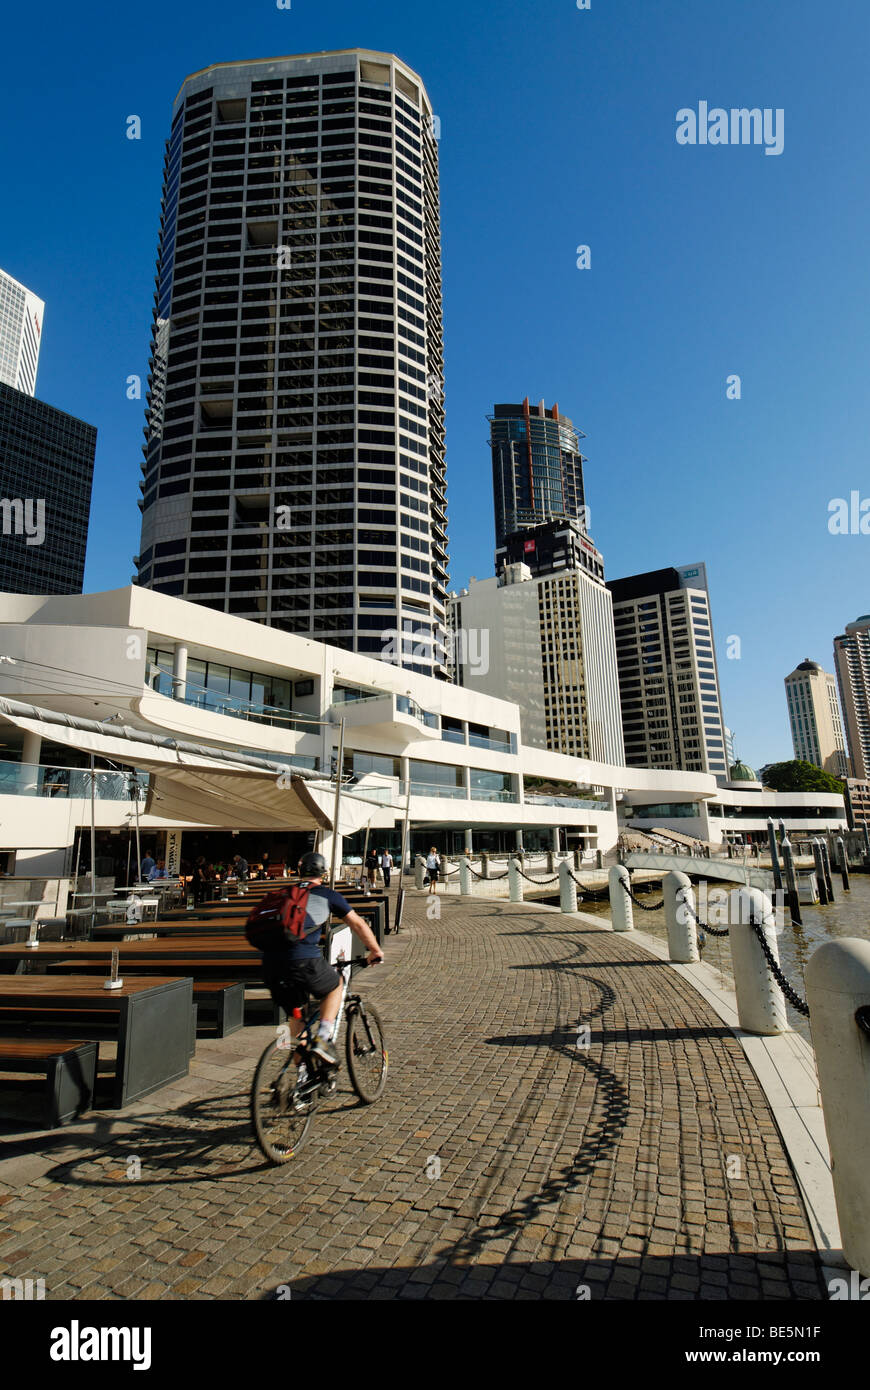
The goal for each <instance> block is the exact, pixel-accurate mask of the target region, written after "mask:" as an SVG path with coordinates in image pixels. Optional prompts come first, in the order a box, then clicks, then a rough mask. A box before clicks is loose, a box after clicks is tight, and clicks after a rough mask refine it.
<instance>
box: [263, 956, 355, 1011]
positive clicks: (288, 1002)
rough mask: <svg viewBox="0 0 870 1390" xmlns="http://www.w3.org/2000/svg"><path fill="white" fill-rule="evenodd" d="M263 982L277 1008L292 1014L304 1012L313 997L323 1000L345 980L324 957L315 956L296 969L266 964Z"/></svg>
mask: <svg viewBox="0 0 870 1390" xmlns="http://www.w3.org/2000/svg"><path fill="white" fill-rule="evenodd" d="M263 978H264V980H265V982H266V985H267V987H268V989H269V991H270V993H271V995H272V998H273V999H274V1001H275V1003H276V1004H280V1006H281V1008H282V1009H285V1010H286V1011H287V1013H290V1011H291V1010H292V1009H301V1008H302V1007H303V1005H305V1004H307V1003H308V1000H309V998H310V996H311V995H312V994H313V995H314V998H315V999H323V998H325V997H326V995H327V994H331V993H332V991H333V990H334V989H335V988H336V986H337V985H340V984H341V976H340V975H339V973H338V971H337V970H333V968H332V966H331V965H329V964H328V963H327V962H326V961H325V960H324V959H323V956H316V957H314V956H312V957H310V958H309V959H307V960H300V961H296V962H295V963H294V964H292V965H287V964H286V963H285V964H280V965H268V964H266V963H265V962H264V970H263Z"/></svg>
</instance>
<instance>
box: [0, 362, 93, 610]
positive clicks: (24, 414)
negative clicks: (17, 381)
mask: <svg viewBox="0 0 870 1390" xmlns="http://www.w3.org/2000/svg"><path fill="white" fill-rule="evenodd" d="M96 445H97V431H96V429H95V428H94V426H93V425H87V424H85V422H84V421H83V420H77V419H76V418H75V416H73V415H67V414H65V413H64V411H62V410H55V408H54V406H51V405H46V404H45V403H44V402H43V401H37V400H35V399H34V398H33V397H32V396H29V395H27V394H26V393H25V392H23V391H16V390H15V389H14V388H13V387H11V386H4V385H2V384H0V494H2V496H0V592H5V593H15V594H71V593H81V590H82V580H83V578H84V571H85V552H86V550H87V543H88V519H89V516H90V507H91V487H92V484H93V476H94V454H95V451H96Z"/></svg>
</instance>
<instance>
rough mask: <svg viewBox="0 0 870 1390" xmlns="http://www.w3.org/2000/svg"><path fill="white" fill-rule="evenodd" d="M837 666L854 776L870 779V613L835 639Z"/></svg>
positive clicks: (849, 624) (848, 624) (858, 619)
mask: <svg viewBox="0 0 870 1390" xmlns="http://www.w3.org/2000/svg"><path fill="white" fill-rule="evenodd" d="M834 664H835V666H836V669H837V683H838V685H839V687H840V704H841V705H842V708H843V717H844V719H845V721H846V739H847V742H848V745H849V757H850V759H851V763H852V776H853V777H856V778H858V779H860V780H867V779H870V613H865V614H864V615H863V617H860V618H856V619H855V621H854V623H847V624H846V631H845V632H844V633H842V634H841V635H840V636H839V637H835V638H834Z"/></svg>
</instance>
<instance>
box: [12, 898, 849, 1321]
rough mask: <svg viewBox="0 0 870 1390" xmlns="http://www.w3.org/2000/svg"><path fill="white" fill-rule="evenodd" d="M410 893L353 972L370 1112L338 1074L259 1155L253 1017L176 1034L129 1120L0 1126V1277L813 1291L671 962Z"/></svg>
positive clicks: (760, 1105) (77, 1285) (501, 1290)
mask: <svg viewBox="0 0 870 1390" xmlns="http://www.w3.org/2000/svg"><path fill="white" fill-rule="evenodd" d="M427 901H428V900H427V899H426V898H424V897H423V896H422V895H418V894H412V895H411V896H410V899H409V900H407V901H406V919H405V929H403V931H402V932H401V934H400V935H399V936H398V937H395V936H390V937H389V938H388V940H387V943H386V951H387V965H386V966H384V967H382V968H381V971H382V973H381V974H380V975H378V974H377V973H376V972H372V973H371V975H366V976H363V977H361V979H362V981H363V987H364V988H365V990H366V991H367V992H368V991H371V993H372V995H373V997H374V998H376V1000H377V1003H378V1006H379V1008H380V1010H381V1013H382V1015H383V1016H384V1020H385V1023H386V1024H387V1027H388V1030H389V1033H388V1037H389V1045H390V1057H391V1068H390V1078H389V1083H388V1091H387V1094H386V1096H385V1097H384V1099H383V1100H382V1101H381V1102H380V1103H379V1104H377V1105H375V1106H372V1107H368V1108H362V1107H359V1106H357V1104H356V1102H355V1099H354V1097H353V1096H352V1094H351V1092H350V1091H349V1088H348V1086H347V1083H346V1081H345V1080H343V1081H342V1084H341V1086H340V1089H339V1093H338V1094H337V1096H336V1097H335V1099H334V1101H332V1102H330V1103H328V1104H327V1105H325V1106H324V1108H323V1109H322V1110H321V1111H320V1112H319V1113H318V1116H317V1118H316V1120H315V1126H314V1131H313V1137H312V1139H311V1140H310V1141H309V1144H308V1145H307V1146H306V1147H305V1148H304V1149H303V1150H302V1152H301V1153H300V1154H299V1156H298V1159H297V1160H295V1161H294V1162H293V1163H292V1164H290V1165H287V1166H286V1167H283V1168H271V1167H268V1166H266V1165H264V1164H263V1163H262V1162H261V1160H260V1158H259V1152H258V1150H256V1149H255V1148H253V1147H252V1145H251V1142H250V1137H249V1136H250V1130H249V1124H248V1117H247V1105H248V1094H247V1088H248V1086H249V1084H250V1078H251V1073H252V1068H253V1063H254V1059H255V1057H256V1056H257V1054H258V1052H259V1050H260V1048H261V1047H262V1046H263V1045H264V1043H265V1041H266V1039H267V1037H268V1035H269V1033H270V1032H271V1030H270V1029H266V1028H256V1029H250V1028H249V1029H246V1030H245V1031H244V1032H243V1033H238V1034H236V1035H235V1036H233V1037H230V1038H227V1039H224V1040H221V1041H215V1042H204V1041H202V1040H201V1041H200V1042H199V1044H198V1047H197V1057H196V1060H195V1062H194V1063H193V1065H192V1067H191V1074H190V1077H189V1078H187V1080H186V1081H184V1082H183V1083H179V1084H177V1085H175V1086H172V1087H169V1088H166V1089H165V1090H164V1091H162V1092H160V1093H158V1094H157V1095H155V1096H152V1097H149V1099H148V1100H147V1101H145V1102H144V1103H142V1105H140V1106H139V1107H137V1108H136V1109H135V1110H133V1109H131V1110H129V1111H125V1112H124V1113H123V1115H120V1114H118V1113H117V1112H103V1114H102V1116H101V1118H100V1119H99V1120H98V1121H97V1123H96V1125H93V1124H91V1125H88V1126H81V1127H79V1128H78V1129H77V1130H61V1131H55V1132H54V1133H53V1134H52V1135H50V1136H47V1137H46V1136H39V1137H37V1138H35V1139H34V1140H33V1141H21V1140H17V1141H13V1140H12V1139H11V1138H7V1139H0V1276H2V1275H5V1274H9V1275H13V1276H16V1275H17V1276H18V1277H22V1278H23V1277H34V1278H35V1277H39V1276H42V1277H43V1278H44V1279H45V1281H46V1290H47V1297H48V1298H49V1299H68V1298H112V1297H114V1298H118V1297H123V1298H131V1297H132V1298H163V1297H169V1298H215V1297H216V1298H231V1299H234V1298H251V1299H268V1298H275V1297H276V1290H278V1288H279V1286H283V1291H282V1294H281V1295H280V1296H282V1297H287V1296H288V1295H289V1296H291V1297H292V1298H294V1299H296V1298H333V1297H350V1298H465V1299H469V1298H509V1299H510V1298H526V1299H529V1298H542V1297H543V1298H549V1299H569V1300H573V1299H576V1298H587V1297H588V1298H591V1299H599V1298H610V1299H634V1298H645V1299H698V1298H702V1299H726V1298H728V1299H733V1298H750V1299H755V1298H762V1299H769V1298H773V1299H789V1298H797V1299H817V1298H823V1297H825V1293H824V1289H823V1287H822V1286H821V1284H820V1282H819V1276H818V1272H817V1271H818V1265H817V1260H816V1256H815V1251H814V1248H813V1246H812V1242H811V1238H810V1232H809V1229H808V1226H807V1222H806V1218H805V1215H804V1212H803V1208H802V1205H801V1201H800V1197H799V1195H798V1191H797V1188H796V1184H795V1181H794V1178H793V1176H792V1173H791V1170H790V1168H789V1165H788V1162H787V1160H786V1158H785V1154H784V1152H783V1148H782V1144H781V1142H780V1139H779V1136H778V1133H777V1130H776V1128H775V1125H774V1123H773V1119H772V1117H771V1114H770V1111H769V1109H768V1106H767V1103H766V1101H765V1099H764V1097H763V1094H762V1092H761V1090H760V1088H759V1086H758V1083H757V1082H756V1080H755V1077H754V1074H753V1073H752V1071H751V1069H750V1067H749V1065H748V1063H747V1061H746V1059H745V1057H744V1055H743V1052H742V1050H741V1048H740V1045H739V1043H738V1042H737V1040H736V1039H735V1038H734V1037H733V1036H732V1035H731V1034H730V1033H729V1032H728V1030H727V1029H726V1028H725V1027H724V1026H723V1025H722V1024H721V1023H720V1022H719V1020H718V1019H717V1018H716V1016H715V1015H714V1014H713V1012H712V1011H711V1009H710V1008H709V1007H708V1006H707V1005H706V1003H705V1002H704V1001H703V1000H702V998H701V997H700V996H699V995H698V994H697V993H696V992H695V991H694V990H693V989H692V988H691V986H689V985H688V984H687V983H686V981H685V980H683V979H682V978H681V977H680V976H679V974H678V973H677V972H676V971H674V970H672V969H671V968H669V967H668V966H667V965H665V964H662V963H660V962H658V961H656V960H654V959H652V958H651V957H649V956H648V955H647V954H645V953H644V952H642V951H641V950H640V949H639V947H637V946H635V945H633V944H632V943H631V942H630V941H627V940H626V939H625V938H623V937H621V936H616V935H614V934H613V933H612V932H610V931H607V930H603V929H601V928H597V927H592V926H589V925H587V924H586V923H581V922H579V921H578V920H576V919H571V918H566V917H563V916H561V915H560V914H557V913H554V912H547V911H543V910H541V909H539V908H535V907H534V906H530V905H528V904H527V905H525V906H523V905H519V904H517V905H513V904H508V903H494V902H487V901H474V900H467V899H462V900H458V899H456V898H452V897H451V898H449V899H444V900H440V902H439V905H440V906H441V907H443V916H442V917H441V920H429V919H427V917H426V905H427ZM581 1022H585V1023H586V1024H588V1026H589V1029H590V1037H589V1046H588V1048H587V1049H584V1048H578V1047H577V1045H576V1044H577V1037H578V1025H579V1024H580V1023H581ZM581 1041H582V1038H581ZM4 1155H7V1156H6V1157H5V1158H4ZM131 1159H134V1160H135V1159H138V1161H139V1164H140V1165H141V1175H140V1176H139V1177H136V1176H135V1173H136V1171H137V1169H136V1163H135V1162H132V1163H131V1162H130V1160H131ZM128 1173H131V1174H133V1176H130V1177H128Z"/></svg>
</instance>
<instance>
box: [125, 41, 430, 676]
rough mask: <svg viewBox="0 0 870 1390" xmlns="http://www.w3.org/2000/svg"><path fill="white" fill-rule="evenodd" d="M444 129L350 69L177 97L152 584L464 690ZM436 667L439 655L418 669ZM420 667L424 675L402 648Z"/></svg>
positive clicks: (187, 88)
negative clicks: (457, 680)
mask: <svg viewBox="0 0 870 1390" xmlns="http://www.w3.org/2000/svg"><path fill="white" fill-rule="evenodd" d="M437 130H438V125H437V118H436V117H434V115H433V112H432V108H431V105H430V102H429V99H428V96H427V95H426V91H425V89H424V87H423V84H422V82H421V80H420V78H419V77H418V76H417V74H416V73H414V72H413V71H412V69H410V68H409V67H407V66H406V65H405V64H404V63H402V62H400V61H399V59H397V58H395V57H393V56H392V55H390V54H386V53H374V52H369V51H368V50H359V49H348V50H343V51H340V52H333V53H319V54H310V55H302V56H299V57H293V58H280V59H274V60H273V59H263V60H259V61H254V62H246V63H224V64H216V65H215V66H213V67H210V68H207V69H205V70H203V71H202V72H198V73H195V74H193V75H192V76H191V77H188V78H187V79H186V81H185V82H184V83H183V85H182V87H181V90H180V92H179V94H178V96H177V98H176V101H175V107H174V112H173V122H172V133H171V136H170V139H169V142H168V145H167V153H166V162H165V174H164V186H163V212H162V219H161V231H160V244H159V256H158V274H157V295H156V303H155V311H154V327H153V335H152V348H151V380H150V392H149V407H148V412H147V428H146V444H145V451H144V452H145V462H144V466H143V474H144V477H143V481H142V483H141V485H140V486H141V490H142V494H143V496H142V501H141V504H140V505H141V507H142V538H141V545H140V554H139V556H138V557H137V561H136V563H137V564H138V582H139V583H140V584H142V585H145V586H147V587H150V588H154V589H158V590H161V591H162V592H164V593H170V594H175V595H180V596H183V597H185V598H188V599H191V600H193V601H194V602H198V603H202V604H204V605H206V606H207V607H210V608H216V609H221V610H224V611H226V612H229V613H234V614H238V615H239V616H242V617H245V618H249V619H253V620H255V621H259V622H263V623H268V624H271V625H273V626H276V627H282V628H285V629H286V630H288V631H291V632H297V633H303V634H306V635H309V636H311V637H314V638H319V639H321V640H323V641H328V642H330V643H332V644H333V645H334V646H342V647H345V648H348V649H351V650H355V651H359V652H371V653H375V654H379V655H380V654H382V652H383V650H384V646H385V638H384V634H385V632H389V631H390V630H392V631H394V632H395V631H396V630H397V629H398V627H399V626H401V628H402V629H403V630H404V631H408V630H409V629H413V634H414V635H413V637H410V636H409V637H408V638H407V639H406V640H405V641H404V642H402V643H401V644H398V643H396V644H394V645H395V647H396V649H397V654H396V658H394V659H401V662H402V664H403V665H408V666H411V667H413V669H415V670H419V671H422V672H425V673H433V674H438V675H444V674H446V672H445V668H444V666H443V662H442V660H441V658H440V655H438V654H433V655H432V657H431V658H430V659H427V658H425V657H423V658H421V656H420V654H419V653H420V648H421V645H422V644H423V643H425V640H426V638H427V637H428V638H429V639H430V641H431V640H432V639H434V643H433V648H432V650H433V652H434V653H440V652H441V651H443V649H444V644H443V635H444V623H445V616H446V614H445V603H446V596H447V595H446V587H445V585H446V580H447V568H446V567H447V533H446V525H447V515H446V476H445V460H444V407H443V339H442V319H441V265H440V259H441V258H440V234H439V204H438V147H437V142H436V138H435V136H436V133H437ZM413 647H416V655H413V656H412V654H411V649H412V648H413ZM399 648H401V657H400V658H399V657H398V649H399Z"/></svg>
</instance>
